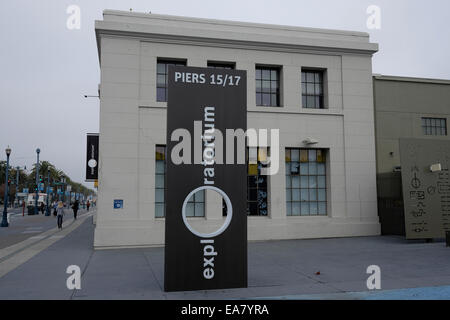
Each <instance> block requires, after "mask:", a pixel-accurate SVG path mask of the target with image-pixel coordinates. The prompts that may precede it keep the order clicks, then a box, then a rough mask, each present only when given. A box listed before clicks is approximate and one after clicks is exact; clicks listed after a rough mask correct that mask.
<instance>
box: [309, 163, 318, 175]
mask: <svg viewBox="0 0 450 320" xmlns="http://www.w3.org/2000/svg"><path fill="white" fill-rule="evenodd" d="M309 174H317V163H315V162H310V163H309Z"/></svg>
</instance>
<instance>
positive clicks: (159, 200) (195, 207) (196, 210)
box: [155, 145, 205, 218]
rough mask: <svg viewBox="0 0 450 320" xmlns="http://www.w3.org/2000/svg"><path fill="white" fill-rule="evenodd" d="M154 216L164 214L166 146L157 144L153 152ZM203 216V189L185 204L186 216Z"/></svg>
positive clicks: (158, 216)
mask: <svg viewBox="0 0 450 320" xmlns="http://www.w3.org/2000/svg"><path fill="white" fill-rule="evenodd" d="M155 160H156V163H155V217H156V218H163V217H165V216H166V202H165V198H164V197H165V195H164V191H165V189H166V188H165V187H166V183H165V179H166V146H163V145H157V146H156V154H155ZM204 216H205V191H204V190H202V191H199V192H197V193H196V194H194V195H193V196H192V197H191V198H190V199H189V200H188V203H187V205H186V217H204Z"/></svg>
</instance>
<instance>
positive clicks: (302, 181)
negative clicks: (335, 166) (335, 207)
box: [285, 147, 329, 217]
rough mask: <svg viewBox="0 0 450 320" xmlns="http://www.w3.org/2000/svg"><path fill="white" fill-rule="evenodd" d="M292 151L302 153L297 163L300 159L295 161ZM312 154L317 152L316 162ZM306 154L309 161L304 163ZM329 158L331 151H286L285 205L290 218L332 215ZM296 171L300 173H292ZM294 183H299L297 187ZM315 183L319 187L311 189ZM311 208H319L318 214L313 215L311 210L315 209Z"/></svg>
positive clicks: (311, 149)
mask: <svg viewBox="0 0 450 320" xmlns="http://www.w3.org/2000/svg"><path fill="white" fill-rule="evenodd" d="M292 151H297V152H298V160H294V159H296V157H294V155H293V152H292ZM310 151H314V152H315V160H311V153H310ZM319 151H320V155H321V160H320V161H319V153H318V152H319ZM305 153H306V161H305V160H304V159H305ZM328 154H329V150H328V149H319V148H295V147H286V148H285V179H286V180H285V190H286V202H285V203H286V216H287V217H327V216H328V215H329V213H328V202H329V201H328V190H329V189H328V165H327V161H328V160H327V159H328ZM292 163H294V166H295V167H293V165H291V164H292ZM311 164H314V165H311ZM318 164H321V167H322V168H323V173H321V171H319V169H320V167H319V166H318ZM311 168H314V169H313V172H311ZM293 169H294V170H296V171H297V172H295V171H292V170H293ZM293 177H298V179H297V181H295V180H294V179H293ZM294 182H295V183H296V184H295V186H294ZM314 183H315V186H314V187H311V184H314ZM294 192H295V194H294ZM311 196H313V197H311ZM294 203H295V208H294ZM311 204H313V205H314V206H315V212H314V211H313V212H312V211H311V209H312V208H314V207H311ZM306 208H307V212H306ZM294 209H295V210H294ZM303 210H305V211H303ZM311 212H312V213H311Z"/></svg>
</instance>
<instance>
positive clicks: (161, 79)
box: [156, 74, 166, 87]
mask: <svg viewBox="0 0 450 320" xmlns="http://www.w3.org/2000/svg"><path fill="white" fill-rule="evenodd" d="M156 85H157V86H158V87H164V86H166V76H165V75H163V74H158V75H157V77H156Z"/></svg>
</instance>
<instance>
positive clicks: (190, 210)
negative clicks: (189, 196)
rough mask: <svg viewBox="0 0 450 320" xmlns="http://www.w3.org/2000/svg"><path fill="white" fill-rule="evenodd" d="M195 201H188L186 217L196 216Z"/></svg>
mask: <svg viewBox="0 0 450 320" xmlns="http://www.w3.org/2000/svg"><path fill="white" fill-rule="evenodd" d="M194 208H195V207H194V203H188V204H187V205H186V217H194V216H195V214H194V213H195V212H194Z"/></svg>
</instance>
